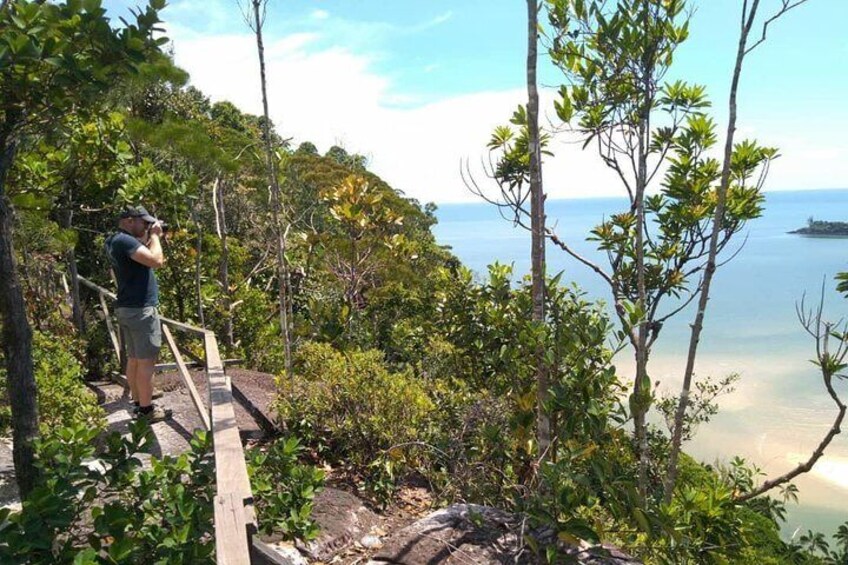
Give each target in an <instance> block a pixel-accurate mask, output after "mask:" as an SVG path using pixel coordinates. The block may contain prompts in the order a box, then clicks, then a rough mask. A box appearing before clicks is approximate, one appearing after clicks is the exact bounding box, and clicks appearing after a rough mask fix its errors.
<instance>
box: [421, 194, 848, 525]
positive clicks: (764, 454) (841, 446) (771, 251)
mask: <svg viewBox="0 0 848 565" xmlns="http://www.w3.org/2000/svg"><path fill="white" fill-rule="evenodd" d="M625 208H626V201H625V200H624V199H585V200H555V201H549V202H548V205H547V214H548V225H556V231H557V233H558V234H559V236H560V237H561V238H562V239H564V240H565V241H567V242H569V244H570V245H572V246H573V248H574V249H575V250H576V251H577V252H578V253H580V254H581V255H583V256H585V257H589V258H591V259H593V260H595V261H596V262H598V263H599V264H601V265H603V264H604V263H603V260H604V257H603V256H602V255H601V254H599V253H598V252H597V251H595V249H594V247H593V244H592V243H591V242H586V241H585V237H586V235H587V234H588V233H589V230H590V229H591V228H592V227H594V226H595V225H596V224H597V223H599V222H600V221H601V220H602V219H603V217H604V216H608V215H610V214H611V213H614V212H618V211H622V210H624V209H625ZM437 216H438V218H439V224H438V225H437V226H436V228H435V230H434V231H435V233H436V237H437V239H438V241H439V243H441V244H443V245H449V246H450V247H451V248H452V249H453V252H454V253H455V254H456V255H457V256H458V257H459V258H460V259H461V260H462V261H463V263H464V264H465V265H467V266H468V267H470V268H471V269H472V270H474V271H475V272H477V273H478V274H480V275H481V276H483V275H485V273H486V266H487V265H488V264H490V263H492V262H494V261H500V262H502V263H513V264H514V266H515V272H516V274H517V275H518V276H520V275H523V274H525V273H527V272H528V271H529V269H530V260H529V249H530V240H529V235H528V233H527V232H526V231H524V230H523V229H521V228H514V227H513V226H512V224H511V223H510V222H508V221H505V220H504V219H502V218H501V217H500V215H499V214H498V211H497V210H496V209H495V208H494V207H492V206H490V205H487V204H485V203H479V204H478V203H475V204H449V205H442V206H440V207H439V210H438V211H437ZM810 216H813V217H815V218H816V219H821V220H838V221H846V220H848V190H820V191H796V192H772V193H767V194H766V204H765V212H764V214H763V216H762V217H761V218H759V219H757V220H754V221H752V222H750V223H749V224H748V226H747V227H746V230H745V231H744V232H743V233H742V234H740V236H737V242H738V243H739V244H741V243H742V242H743V240H744V245H742V246H741V249H739V253H738V255H737V256H736V257H735V258H734V259H733V260H732V261H731V262H730V263H728V264H727V265H725V266H723V267H722V268H720V269H719V270H718V272H717V274H716V276H715V278H714V279H713V287H712V293H711V295H712V297H711V300H710V303H709V306H708V310H707V315H706V319H705V327H704V332H703V334H702V338H701V346H700V357H699V360H698V363H697V366H696V373H697V374H699V375H707V374H710V375H716V376H721V375H725V374H727V373H730V372H738V373H740V374H741V375H742V380H741V382H740V384H739V386H738V387H737V390H736V392H734V393H733V394H732V395H729V396H727V397H724V398H723V399H722V402H721V406H722V411H721V413H720V414H719V415H718V416H717V417H716V418H715V419H714V421H713V422H711V423H710V424H709V425H708V426H706V427H703V428H702V429H701V430H700V431H699V434H698V437H697V438H696V439H695V440H694V441H693V443H692V444H691V445H689V446H687V450H688V451H690V452H691V453H693V454H694V455H696V456H698V457H700V458H701V459H703V460H705V461H713V460H727V459H729V458H730V457H732V456H733V455H737V454H738V455H742V456H744V457H746V458H747V459H749V460H750V461H752V462H754V463H756V464H758V465H759V466H760V467H762V468H764V470H766V471H767V472H769V473H782V472H785V471H787V470H789V469H791V468H792V467H794V465H795V464H797V462H798V461H800V460H801V459H802V458H803V459H805V458H806V456H805V454H808V453H809V452H810V451H811V449H812V448H813V447H814V446H815V445H816V443H817V442H818V439H819V438H820V437H821V436H822V435H823V434H824V433H825V432H826V430H827V429H828V428H829V427H830V424H831V423H832V421H833V418H834V417H835V414H836V412H835V406H834V405H833V404H832V401H831V400H830V399H829V397H827V395H826V393H825V391H824V389H823V387H822V385H821V381H820V377H819V376H818V373H817V372H816V371H815V368H814V367H813V366H812V365H811V364H810V363H809V359H810V358H812V356H813V354H814V343H813V341H812V338H810V336H808V335H807V334H806V333H805V332H804V330H803V329H802V328H801V326H800V324H799V322H798V320H797V317H796V313H795V306H796V303H797V302H798V301H799V300H800V299H801V297H802V296H803V295H804V293H806V294H807V301H808V303H815V302H817V301H818V300H819V298H820V296H821V287H822V282H823V281H824V284H825V312H826V315H828V316H829V317H830V318H833V319H839V318H840V317H843V316H846V315H848V301H846V300H844V299H843V298H842V297H841V296H840V295H838V294H837V293H836V292H835V290H834V288H835V283H834V280H833V277H834V275H835V274H836V273H838V272H840V271H848V238H846V239H840V238H833V239H818V238H805V237H800V236H796V235H791V234H788V233H787V232H788V231H790V230H793V229H796V228H799V227H802V226H804V225H806V222H807V218H808V217H810ZM731 245H732V244H731ZM738 247H739V246H738V245H737V247H735V248H733V249H732V250H730V252H733V251H735V250H737V249H738ZM547 254H548V270H549V272H551V273H555V272H559V271H564V275H563V278H562V280H563V281H574V282H576V283H577V284H578V285H579V286H580V287H581V288H582V289H583V290H584V291H586V293H587V294H588V296H589V297H592V298H595V299H599V300H604V301H606V302H609V300H610V295H609V289H608V287H606V284H605V283H604V282H603V281H602V280H601V279H600V278H599V277H598V276H597V275H595V274H594V273H593V272H592V271H590V270H589V269H588V268H586V267H585V266H583V265H581V264H579V263H577V262H576V261H574V260H572V259H570V258H568V257H567V256H566V255H565V254H564V253H563V252H562V251H561V250H559V249H558V248H555V247H553V246H549V247H548V251H547ZM669 307H671V305H670V304H669ZM693 315H694V308H693V307H691V306H690V308H688V309H687V310H684V311H683V312H682V313H680V314H678V315H677V316H676V317H675V318H673V319H671V320H669V321H668V322H667V323H666V324H665V326H664V328H663V330H662V333H661V335H660V339H659V340H658V341H657V344H656V346H655V349H654V353H653V356H652V361H651V366H650V372H651V376H652V378H653V379H654V380H655V381H659V383H660V385H659V388H660V390H667V391H674V390H676V389H677V387H678V385H677V383H679V381H680V378H681V377H680V375H681V373H682V371H683V363H684V359H685V355H686V348H687V345H688V339H689V324H690V323H691V322H692V319H693ZM631 365H632V363H631V361H630V359H629V358H628V356H627V355H626V354H623V355H621V356H619V358H618V360H617V366H618V367H619V370H620V373H621V374H622V375H625V376H627V375H629V373H630V371H631ZM838 384H840V385H841V389H842V391H843V397H844V398H848V386H846V384H848V383H846V382H844V381H843V382H841V383H838ZM845 427H846V428H848V426H845ZM796 484H797V485H798V486H799V488H800V489H801V506H800V507H794V506H790V519H789V522H788V524H787V526H786V528H785V531H786V532H787V534H791V533H792V531H794V530H795V529H796V528H802V529H804V530H806V529H808V528H812V529H819V530H821V531H824V532H832V531H834V530H835V528H836V526H837V525H838V524H840V523H842V522H844V521H846V520H848V432H845V433H844V434H843V435H841V436H837V437H836V439H835V440H834V442H833V443H832V444H831V447H830V448H829V449H828V452H827V455H826V456H825V457H824V458H823V459H822V460H821V461H820V463H819V465H817V467H816V469H815V470H814V471H813V473H811V474H809V475H808V476H806V477H804V478H803V479H800V480H798V481H796Z"/></svg>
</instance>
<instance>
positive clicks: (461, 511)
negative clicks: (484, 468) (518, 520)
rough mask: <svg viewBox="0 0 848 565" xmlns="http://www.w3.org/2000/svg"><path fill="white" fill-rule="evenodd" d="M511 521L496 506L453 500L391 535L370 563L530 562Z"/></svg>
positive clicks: (409, 564)
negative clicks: (511, 527) (521, 548)
mask: <svg viewBox="0 0 848 565" xmlns="http://www.w3.org/2000/svg"><path fill="white" fill-rule="evenodd" d="M511 522H512V517H511V516H510V515H509V514H508V513H506V512H503V511H501V510H498V509H495V508H489V507H486V506H479V505H476V504H455V505H453V506H449V507H448V508H445V509H442V510H438V511H436V512H434V513H432V514H430V515H428V516H426V517H425V518H423V519H421V520H419V521H418V522H415V523H414V524H411V525H410V526H407V527H406V528H404V529H403V530H401V531H400V532H397V533H395V534H393V535H391V536H390V537H389V538H388V539H387V540H386V541H385V546H384V547H383V549H381V550H380V551H378V552H377V553H376V554H375V555H374V557H373V560H372V561H370V562H369V563H370V565H381V564H383V565H384V564H386V563H392V564H396V565H401V564H403V565H420V564H422V563H430V564H436V563H438V564H454V563H456V564H460V563H462V564H466V563H477V564H485V563H498V564H500V563H531V562H532V559H531V556H530V555H529V553H527V554H526V556H525V555H517V554H518V552H519V550H518V546H519V544H518V538H517V535H516V534H515V533H513V532H512V531H511V529H510V527H509V525H510V524H511ZM516 556H518V559H517V560H516ZM525 557H526V558H525Z"/></svg>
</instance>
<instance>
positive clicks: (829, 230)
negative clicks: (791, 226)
mask: <svg viewBox="0 0 848 565" xmlns="http://www.w3.org/2000/svg"><path fill="white" fill-rule="evenodd" d="M789 233H794V234H798V235H804V236H807V237H848V222H826V221H823V220H816V219H815V218H813V217H812V216H811V217H809V218H807V226H806V227H803V228H800V229H797V230H794V231H791V232H789Z"/></svg>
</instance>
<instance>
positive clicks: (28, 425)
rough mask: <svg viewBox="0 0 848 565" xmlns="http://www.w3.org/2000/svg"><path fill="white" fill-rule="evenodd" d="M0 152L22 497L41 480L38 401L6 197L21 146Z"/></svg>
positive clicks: (4, 288)
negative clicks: (37, 460) (37, 457)
mask: <svg viewBox="0 0 848 565" xmlns="http://www.w3.org/2000/svg"><path fill="white" fill-rule="evenodd" d="M0 147H2V148H3V149H2V154H0V317H2V320H3V333H2V336H3V354H4V355H5V357H6V372H7V375H6V381H7V387H8V393H9V403H10V404H11V408H12V440H13V443H14V447H13V450H12V456H13V459H14V463H15V477H16V479H17V482H18V489H19V490H20V494H21V499H22V500H23V499H25V498H26V496H27V495H28V494H29V493H30V492H31V491H32V489H33V488H34V487H35V484H36V482H37V470H36V468H35V464H34V462H35V452H34V449H33V441H34V440H35V438H36V437H37V436H38V402H37V390H36V386H35V374H34V372H33V364H32V331H31V329H30V326H29V322H28V321H27V315H26V305H25V303H24V296H23V292H22V290H21V282H20V278H19V277H18V271H17V266H16V264H15V250H14V245H13V241H12V210H11V205H10V203H9V201H8V199H7V198H6V178H7V175H8V172H9V169H10V168H11V167H12V162H13V160H14V157H15V149H16V144H15V143H14V142H11V143H8V144H6V143H4V144H2V145H0Z"/></svg>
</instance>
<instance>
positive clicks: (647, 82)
mask: <svg viewBox="0 0 848 565" xmlns="http://www.w3.org/2000/svg"><path fill="white" fill-rule="evenodd" d="M642 17H643V20H644V23H645V29H646V30H648V29H650V17H651V16H650V12H649V9H648V6H647V5H645V7H644V11H643V14H642ZM650 41H651V38H650V37H647V38H646V42H650ZM641 71H642V95H643V96H644V97H645V99H644V103H643V104H644V106H643V108H642V110H641V113H642V115H641V117H640V124H639V142H638V148H637V151H638V153H637V156H636V158H637V166H638V168H637V171H636V186H635V189H636V190H635V191H634V199H633V202H632V209H633V213H634V214H635V215H636V234H635V239H636V241H635V249H636V258H635V260H636V292H637V302H638V305H639V308H640V311H642V312H647V309H648V291H647V284H646V281H645V231H646V230H647V226H646V224H645V190H646V189H647V184H648V149H649V147H650V136H651V109H652V107H653V86H652V83H651V80H652V75H653V72H654V60H653V56H652V54H651V49H649V48H647V47H646V48H645V55H644V58H643V61H642V69H641ZM648 330H649V328H648V322H647V320H645V319H644V318H643V319H642V320H641V321H640V322H639V325H638V326H637V327H636V328H635V336H633V337H632V338H631V341H635V343H634V348H635V360H636V380H635V382H634V383H633V396H634V398H635V402H633V403H631V407H632V408H631V410H632V411H633V431H634V437H635V440H636V452H637V455H638V457H639V468H638V487H639V495H640V497H641V499H642V502H643V503H644V502H645V500H646V498H647V494H648V467H649V466H650V453H649V450H648V427H647V413H648V409H649V408H650V404H651V402H650V396H651V380H650V377H649V375H648V357H649V355H650V352H649V351H648Z"/></svg>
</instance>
